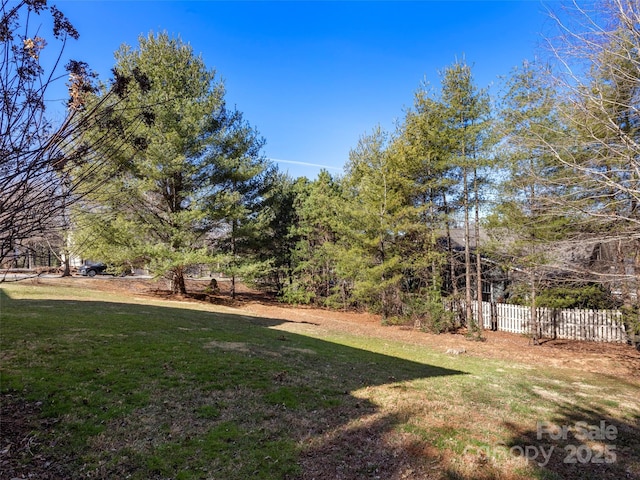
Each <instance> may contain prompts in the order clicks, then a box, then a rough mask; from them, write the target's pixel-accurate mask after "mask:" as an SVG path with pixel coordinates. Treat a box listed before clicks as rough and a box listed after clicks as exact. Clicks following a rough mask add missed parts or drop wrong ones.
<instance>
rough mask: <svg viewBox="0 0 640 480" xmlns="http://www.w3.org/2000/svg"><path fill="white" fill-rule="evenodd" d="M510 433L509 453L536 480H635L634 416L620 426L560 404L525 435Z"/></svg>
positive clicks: (597, 412)
mask: <svg viewBox="0 0 640 480" xmlns="http://www.w3.org/2000/svg"><path fill="white" fill-rule="evenodd" d="M598 394H600V395H606V393H604V392H600V393H594V395H598ZM636 401H637V399H636ZM587 402H588V401H585V403H587ZM510 427H511V428H512V430H513V437H512V440H511V442H509V444H508V447H509V448H510V449H511V451H512V452H513V453H514V454H517V455H523V456H524V457H525V459H526V460H527V461H528V462H529V464H530V465H532V466H533V467H534V469H535V472H536V475H537V477H538V478H545V479H547V478H553V479H576V480H582V479H585V480H609V479H610V480H619V479H623V478H626V479H640V416H638V415H634V416H633V417H632V418H629V419H627V420H621V419H620V418H612V417H611V416H610V415H609V414H608V413H606V412H605V411H603V410H602V409H599V408H592V407H589V406H588V405H585V406H582V407H578V406H576V405H575V404H572V403H560V404H559V405H558V407H557V409H556V411H555V414H554V415H553V417H551V418H541V419H539V420H538V421H537V422H536V424H535V425H532V426H531V428H529V429H527V430H525V431H522V430H521V428H517V427H515V426H513V425H511V426H510Z"/></svg>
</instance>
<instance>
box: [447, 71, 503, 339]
mask: <svg viewBox="0 0 640 480" xmlns="http://www.w3.org/2000/svg"><path fill="white" fill-rule="evenodd" d="M441 97H442V103H443V105H444V108H445V119H446V120H445V131H444V132H443V135H445V136H446V141H447V146H448V148H449V151H450V160H451V161H452V162H453V163H454V164H455V165H457V166H458V168H459V169H460V176H461V183H462V184H461V186H460V207H461V209H462V215H463V219H464V240H465V241H464V243H465V305H466V319H467V322H468V324H469V326H470V327H471V328H472V329H474V330H475V329H480V330H481V329H482V323H483V319H482V309H481V308H480V304H479V305H478V307H479V308H478V322H477V323H474V322H473V314H472V300H473V296H472V282H471V280H472V277H473V267H474V265H473V263H472V260H471V235H472V233H471V226H472V221H471V214H472V212H474V211H475V219H476V222H475V229H474V236H475V242H474V243H475V248H476V273H475V276H476V299H477V300H478V302H480V301H481V300H482V276H481V272H480V260H481V259H480V238H479V224H478V223H479V222H478V220H479V209H480V201H481V199H480V192H479V183H480V178H479V175H480V170H481V169H482V168H483V167H484V166H485V165H486V164H487V156H486V152H485V150H486V147H487V145H486V141H487V137H488V134H489V126H490V124H489V115H490V113H491V112H490V103H489V97H488V94H487V93H486V92H485V91H484V90H478V88H477V87H476V85H475V83H474V80H473V75H472V72H471V67H470V66H469V65H467V64H465V63H461V62H456V63H454V64H453V65H451V66H450V67H448V68H446V69H445V71H444V73H443V75H442V93H441Z"/></svg>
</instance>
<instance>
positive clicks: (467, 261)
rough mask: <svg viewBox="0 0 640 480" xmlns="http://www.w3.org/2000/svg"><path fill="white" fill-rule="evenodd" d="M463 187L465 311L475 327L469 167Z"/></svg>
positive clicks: (465, 171)
mask: <svg viewBox="0 0 640 480" xmlns="http://www.w3.org/2000/svg"><path fill="white" fill-rule="evenodd" d="M463 183H464V185H463V187H464V198H463V203H464V205H463V208H464V268H465V272H464V279H465V303H466V305H465V311H466V317H467V318H466V320H467V326H468V327H469V328H470V329H473V328H474V321H473V310H472V307H471V302H472V301H473V298H472V296H471V247H470V245H469V243H470V241H471V232H470V225H469V179H468V174H467V169H466V168H464V174H463Z"/></svg>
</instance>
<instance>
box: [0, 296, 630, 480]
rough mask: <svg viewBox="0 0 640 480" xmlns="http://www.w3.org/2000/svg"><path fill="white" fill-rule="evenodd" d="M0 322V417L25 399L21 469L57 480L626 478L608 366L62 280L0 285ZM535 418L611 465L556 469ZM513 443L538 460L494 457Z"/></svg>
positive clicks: (623, 437)
mask: <svg viewBox="0 0 640 480" xmlns="http://www.w3.org/2000/svg"><path fill="white" fill-rule="evenodd" d="M0 315H1V319H0V321H1V323H0V333H1V336H0V360H1V363H0V366H1V370H0V373H1V377H0V378H1V384H0V388H1V393H2V407H3V411H9V410H11V409H12V408H14V407H15V405H16V404H17V403H19V402H28V403H29V404H31V405H34V406H35V407H34V408H36V410H37V419H35V420H34V421H35V422H36V423H33V424H31V425H30V428H31V430H29V431H27V432H25V433H23V437H24V436H27V437H29V439H30V453H31V455H26V454H25V455H22V456H21V457H20V462H22V463H21V465H20V466H19V468H23V470H22V471H24V472H27V471H29V469H30V468H35V465H36V463H34V462H37V461H38V458H46V459H48V461H50V462H54V463H55V464H56V465H59V466H61V467H59V468H63V470H64V476H65V477H66V478H71V479H73V478H125V477H128V478H133V479H148V478H158V479H160V478H163V479H164V478H176V479H200V478H203V479H204V478H216V479H247V478H264V479H283V478H313V477H314V476H315V477H317V478H334V477H337V476H338V475H342V476H343V477H344V478H367V477H369V476H371V477H375V476H378V477H380V478H389V477H392V476H394V475H397V476H401V475H403V474H406V475H409V476H407V477H406V478H422V477H421V476H420V475H421V474H420V473H419V472H429V475H430V476H431V478H469V479H480V478H622V476H623V475H627V476H628V475H636V477H633V476H632V477H631V478H640V441H639V440H638V439H639V438H640V427H639V423H640V406H639V402H638V398H640V388H639V386H638V384H637V383H635V382H632V381H627V380H625V379H621V378H618V377H613V376H607V375H596V374H590V373H585V372H578V371H571V370H566V369H553V368H548V367H547V368H537V367H536V366H530V365H522V364H519V363H514V362H504V361H497V360H490V359H484V358H478V357H474V356H471V355H461V356H455V357H454V356H450V355H445V354H443V353H441V352H439V351H436V350H434V349H429V348H425V347H424V346H419V345H407V344H403V343H400V342H397V341H393V340H387V339H381V338H375V337H369V336H364V335H359V336H356V335H350V334H347V333H344V332H340V331H337V330H329V329H320V328H316V327H315V326H313V325H310V324H299V323H292V322H286V321H283V320H277V319H268V318H257V317H252V316H248V315H246V314H244V313H243V312H241V311H233V310H231V309H224V308H222V307H215V306H212V305H205V304H196V303H179V302H167V301H165V302H163V301H150V300H143V299H136V298H134V297H133V296H132V297H130V298H128V297H127V298H125V297H123V296H121V295H120V296H117V295H114V294H108V293H101V292H94V291H89V290H80V289H75V288H62V287H55V286H45V285H31V284H8V285H6V286H3V287H2V288H1V289H0ZM416 335H420V334H419V333H416ZM540 421H542V422H550V423H554V424H556V425H571V426H573V425H575V423H576V422H578V421H583V422H586V423H587V424H588V425H598V424H600V422H601V421H604V422H606V423H607V424H610V425H614V426H615V427H616V429H617V431H618V434H617V436H616V439H615V441H614V442H613V444H615V446H616V448H617V458H616V462H615V463H613V464H606V465H595V464H592V463H588V464H580V465H569V464H566V463H564V462H563V460H564V459H565V458H564V457H566V451H565V450H564V447H565V446H566V445H567V444H569V443H571V442H572V441H574V439H573V437H571V436H570V437H569V438H568V439H566V440H561V441H558V442H555V441H553V442H552V441H551V440H549V439H548V438H546V437H545V438H543V439H542V440H540V439H538V438H537V437H536V435H537V422H540ZM570 435H571V434H570ZM15 441H17V440H15ZM525 445H534V446H539V445H550V446H554V448H555V454H554V457H553V459H552V461H551V462H550V463H549V464H547V465H545V466H539V465H537V464H536V463H535V462H525V461H523V459H521V458H515V457H514V455H512V454H510V453H509V452H510V449H512V448H514V447H518V446H525ZM3 447H4V445H0V450H1V449H2V448H3ZM596 447H597V445H590V446H589V448H596ZM482 452H486V453H488V459H487V458H485V456H484V455H483V454H481V453H482ZM0 460H1V458H0ZM16 468H18V467H16ZM411 471H412V472H414V473H413V475H414V476H411V475H410V474H409V473H407V472H411ZM629 472H631V473H629Z"/></svg>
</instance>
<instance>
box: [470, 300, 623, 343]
mask: <svg viewBox="0 0 640 480" xmlns="http://www.w3.org/2000/svg"><path fill="white" fill-rule="evenodd" d="M472 311H473V316H474V321H477V320H478V302H473V305H472ZM536 312H537V313H536V316H537V333H538V336H539V337H542V338H562V339H568V340H589V341H595V342H618V343H626V342H627V341H628V339H629V336H628V334H627V331H626V329H625V326H624V323H623V322H622V314H621V313H620V312H619V311H617V310H582V309H558V308H538V309H536ZM482 324H483V326H484V328H485V329H487V330H498V331H502V332H511V333H522V334H533V333H534V332H533V325H532V322H531V307H527V306H521V305H507V304H506V303H489V302H482Z"/></svg>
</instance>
